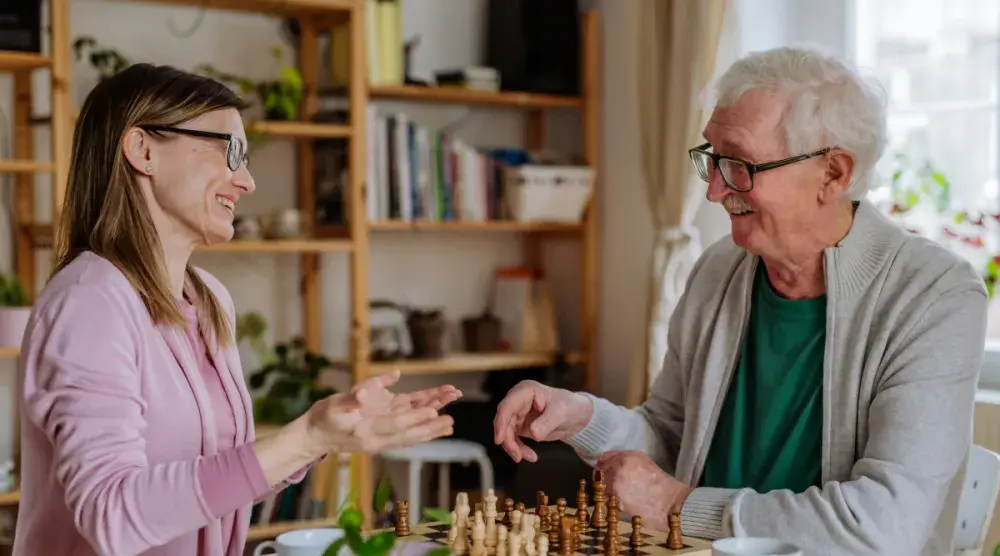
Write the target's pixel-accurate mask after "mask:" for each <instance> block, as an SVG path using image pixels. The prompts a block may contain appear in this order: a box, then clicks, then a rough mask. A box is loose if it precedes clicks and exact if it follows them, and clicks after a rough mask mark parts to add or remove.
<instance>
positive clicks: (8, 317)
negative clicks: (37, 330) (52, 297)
mask: <svg viewBox="0 0 1000 556" xmlns="http://www.w3.org/2000/svg"><path fill="white" fill-rule="evenodd" d="M29 316H31V301H30V300H29V299H28V292H27V291H25V289H24V286H23V285H22V284H21V281H20V280H18V279H17V277H16V276H12V275H8V274H3V275H0V347H7V348H20V347H21V339H22V338H24V330H25V328H27V326H28V317H29Z"/></svg>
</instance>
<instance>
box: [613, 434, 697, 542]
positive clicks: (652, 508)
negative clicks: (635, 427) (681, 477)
mask: <svg viewBox="0 0 1000 556" xmlns="http://www.w3.org/2000/svg"><path fill="white" fill-rule="evenodd" d="M594 469H595V471H596V470H600V471H603V472H604V484H605V488H606V495H607V496H611V495H612V494H613V495H615V496H617V497H618V509H619V511H621V512H623V513H625V514H626V515H641V516H642V522H643V524H645V525H646V526H648V527H650V528H651V529H655V530H657V531H666V530H667V529H668V528H669V525H668V523H667V519H668V517H669V516H670V514H672V513H680V511H681V508H682V507H683V506H684V501H685V500H686V499H687V497H688V495H689V494H690V493H691V491H692V490H694V489H692V488H691V487H689V486H687V485H685V484H684V483H682V482H680V481H678V480H677V479H675V478H673V477H671V476H670V475H669V474H667V473H666V472H665V471H663V470H662V469H660V468H659V466H657V465H656V463H655V462H653V460H651V459H650V458H649V456H647V455H646V454H645V453H643V452H639V451H634V450H629V451H620V450H618V451H611V452H605V453H604V454H602V455H601V457H600V459H598V460H597V464H596V465H595V466H594Z"/></svg>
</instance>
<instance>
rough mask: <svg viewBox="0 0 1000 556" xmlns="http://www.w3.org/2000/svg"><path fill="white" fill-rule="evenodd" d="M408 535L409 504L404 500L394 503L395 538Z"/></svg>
mask: <svg viewBox="0 0 1000 556" xmlns="http://www.w3.org/2000/svg"><path fill="white" fill-rule="evenodd" d="M409 534H410V503H409V502H407V501H406V500H397V501H396V536H397V537H406V536H409Z"/></svg>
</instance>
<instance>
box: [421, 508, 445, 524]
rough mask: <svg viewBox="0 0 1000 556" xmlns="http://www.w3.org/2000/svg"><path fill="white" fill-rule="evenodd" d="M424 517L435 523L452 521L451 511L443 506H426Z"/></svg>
mask: <svg viewBox="0 0 1000 556" xmlns="http://www.w3.org/2000/svg"><path fill="white" fill-rule="evenodd" d="M423 513H424V519H426V520H427V521H433V522H435V523H437V522H441V523H451V512H449V511H448V510H445V509H443V508H424V512H423Z"/></svg>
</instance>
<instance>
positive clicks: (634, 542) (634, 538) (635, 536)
mask: <svg viewBox="0 0 1000 556" xmlns="http://www.w3.org/2000/svg"><path fill="white" fill-rule="evenodd" d="M645 542H646V541H645V539H643V538H642V516H641V515H634V516H632V534H631V535H629V538H628V545H629V546H630V547H632V548H639V547H640V546H642V545H643V544H645Z"/></svg>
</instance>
